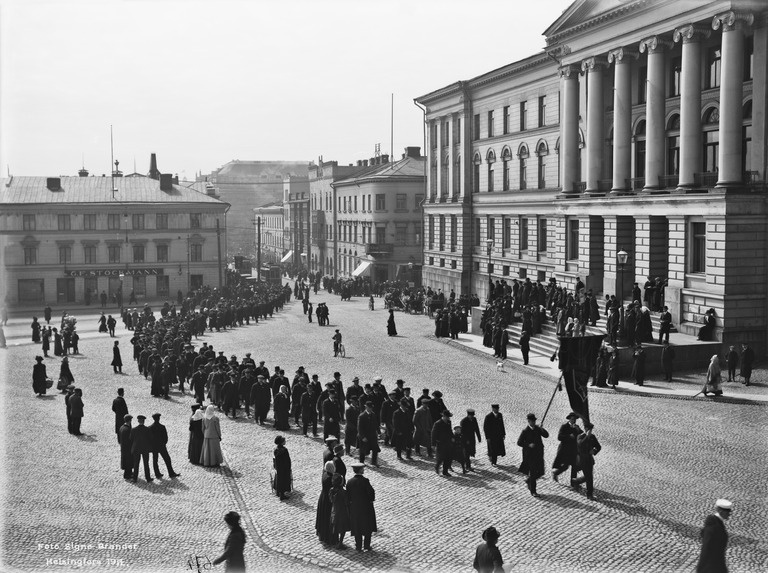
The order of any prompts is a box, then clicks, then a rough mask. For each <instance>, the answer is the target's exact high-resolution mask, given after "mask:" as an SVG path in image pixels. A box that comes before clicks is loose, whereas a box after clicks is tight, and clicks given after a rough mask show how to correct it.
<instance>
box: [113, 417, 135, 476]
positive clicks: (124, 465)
mask: <svg viewBox="0 0 768 573" xmlns="http://www.w3.org/2000/svg"><path fill="white" fill-rule="evenodd" d="M117 436H118V441H119V442H120V469H121V470H132V469H133V454H131V449H132V444H133V442H132V440H131V425H130V424H129V423H125V424H123V425H122V426H120V430H119V432H118V433H117Z"/></svg>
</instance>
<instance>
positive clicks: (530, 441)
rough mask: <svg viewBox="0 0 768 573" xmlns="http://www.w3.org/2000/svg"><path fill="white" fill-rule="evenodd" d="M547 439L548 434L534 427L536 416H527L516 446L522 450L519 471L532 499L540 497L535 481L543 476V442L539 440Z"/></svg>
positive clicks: (536, 426)
mask: <svg viewBox="0 0 768 573" xmlns="http://www.w3.org/2000/svg"><path fill="white" fill-rule="evenodd" d="M548 437H549V432H547V431H546V430H545V429H544V428H542V427H541V426H538V425H536V416H535V415H534V414H528V425H527V426H526V427H525V428H523V431H522V432H520V437H519V438H518V439H517V445H518V446H520V447H521V448H522V449H523V463H522V464H520V470H519V471H520V472H521V473H524V474H526V475H527V476H528V477H527V479H526V480H525V482H526V483H527V484H528V489H529V490H530V492H531V495H532V496H533V497H541V496H540V495H539V494H538V493H536V480H537V479H539V478H540V477H541V476H543V475H544V442H543V441H542V440H541V438H548Z"/></svg>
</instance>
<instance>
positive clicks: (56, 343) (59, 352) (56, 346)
mask: <svg viewBox="0 0 768 573" xmlns="http://www.w3.org/2000/svg"><path fill="white" fill-rule="evenodd" d="M53 353H54V354H55V355H56V356H64V346H62V344H61V334H59V331H58V330H56V329H55V328H54V329H53Z"/></svg>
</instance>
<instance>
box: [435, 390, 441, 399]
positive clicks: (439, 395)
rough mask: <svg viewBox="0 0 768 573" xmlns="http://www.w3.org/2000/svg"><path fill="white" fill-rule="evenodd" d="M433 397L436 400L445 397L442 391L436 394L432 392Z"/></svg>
mask: <svg viewBox="0 0 768 573" xmlns="http://www.w3.org/2000/svg"><path fill="white" fill-rule="evenodd" d="M432 395H433V396H434V397H435V398H442V397H443V393H442V392H441V391H440V390H435V391H434V392H432Z"/></svg>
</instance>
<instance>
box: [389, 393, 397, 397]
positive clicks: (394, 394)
mask: <svg viewBox="0 0 768 573" xmlns="http://www.w3.org/2000/svg"><path fill="white" fill-rule="evenodd" d="M389 395H390V396H397V392H390V393H389Z"/></svg>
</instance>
